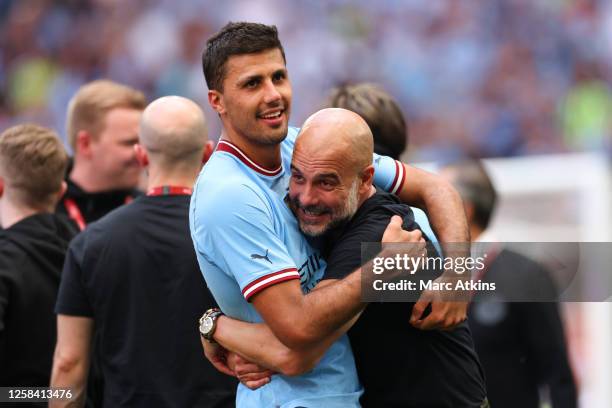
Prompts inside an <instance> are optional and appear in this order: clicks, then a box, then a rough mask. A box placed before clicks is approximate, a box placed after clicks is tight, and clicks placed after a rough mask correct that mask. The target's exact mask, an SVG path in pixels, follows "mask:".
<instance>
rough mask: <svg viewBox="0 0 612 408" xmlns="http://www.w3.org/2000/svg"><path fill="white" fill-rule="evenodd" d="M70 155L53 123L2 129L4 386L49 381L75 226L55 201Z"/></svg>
mask: <svg viewBox="0 0 612 408" xmlns="http://www.w3.org/2000/svg"><path fill="white" fill-rule="evenodd" d="M67 161H68V156H67V154H66V151H65V150H64V147H63V146H62V142H61V141H60V140H59V137H58V136H57V135H56V134H55V133H53V132H52V131H51V130H48V129H45V128H42V127H39V126H34V125H20V126H15V127H12V128H10V129H8V130H6V131H4V132H3V133H2V134H1V135H0V225H1V226H2V228H1V229H0V386H3V387H8V386H13V387H15V386H22V387H26V386H28V387H34V386H38V387H46V386H48V385H49V374H50V372H51V362H52V359H53V347H54V345H55V337H56V326H55V316H54V314H53V306H54V304H55V299H56V296H57V290H58V287H59V282H60V272H61V270H62V265H63V263H64V258H65V255H66V251H67V249H68V242H69V241H70V240H71V239H72V238H73V237H74V235H76V233H77V230H76V228H74V227H73V225H72V224H71V223H70V222H69V221H68V220H67V219H64V218H63V217H60V216H57V215H55V214H53V208H54V207H55V204H56V203H57V201H58V200H59V198H60V196H61V194H62V193H63V191H64V190H65V188H66V185H65V184H64V183H63V181H62V177H63V174H64V172H65V170H66V165H67Z"/></svg>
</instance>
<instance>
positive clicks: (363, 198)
mask: <svg viewBox="0 0 612 408" xmlns="http://www.w3.org/2000/svg"><path fill="white" fill-rule="evenodd" d="M374 194H376V187H374V186H370V188H369V189H368V191H367V192H366V193H364V194H362V195H361V196H360V197H359V205H358V206H357V208H359V207H361V205H362V204H363V203H364V202H365V201H366V200H367V199H368V198H370V197H372V196H373V195H374Z"/></svg>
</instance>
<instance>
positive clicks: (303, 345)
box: [278, 325, 317, 351]
mask: <svg viewBox="0 0 612 408" xmlns="http://www.w3.org/2000/svg"><path fill="white" fill-rule="evenodd" d="M278 338H279V340H280V341H281V342H282V343H283V344H284V345H285V346H286V347H288V348H289V349H291V350H295V351H301V350H307V349H308V348H310V347H312V345H313V344H314V343H315V342H316V341H317V338H316V337H314V336H313V335H312V334H311V333H310V332H309V331H308V330H307V329H306V328H303V327H300V326H299V325H295V326H293V327H292V328H291V330H288V331H287V332H286V333H284V335H281V336H278Z"/></svg>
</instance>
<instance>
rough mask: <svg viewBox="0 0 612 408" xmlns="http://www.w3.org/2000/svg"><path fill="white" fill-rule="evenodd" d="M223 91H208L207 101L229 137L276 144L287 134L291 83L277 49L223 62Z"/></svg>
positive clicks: (237, 56)
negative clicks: (217, 115) (219, 118)
mask: <svg viewBox="0 0 612 408" xmlns="http://www.w3.org/2000/svg"><path fill="white" fill-rule="evenodd" d="M225 73H226V74H225V78H224V79H223V91H222V92H221V91H218V90H210V91H209V101H210V103H211V106H212V107H213V109H215V110H216V111H217V112H218V113H219V115H220V117H221V121H222V122H223V126H224V128H225V131H226V132H227V133H228V135H229V137H230V138H235V137H238V138H242V139H246V140H247V141H249V142H251V143H255V144H259V145H276V144H279V143H280V142H282V141H283V140H284V139H285V137H286V136H287V130H288V123H289V112H290V107H291V84H290V82H289V78H288V76H287V68H286V67H285V61H284V59H283V56H282V54H281V51H280V50H279V49H278V48H272V49H269V50H265V51H262V52H259V53H255V54H241V55H233V56H231V57H230V58H229V59H228V60H227V62H226V64H225Z"/></svg>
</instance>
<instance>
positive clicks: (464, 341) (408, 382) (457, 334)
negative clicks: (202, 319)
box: [213, 109, 487, 408]
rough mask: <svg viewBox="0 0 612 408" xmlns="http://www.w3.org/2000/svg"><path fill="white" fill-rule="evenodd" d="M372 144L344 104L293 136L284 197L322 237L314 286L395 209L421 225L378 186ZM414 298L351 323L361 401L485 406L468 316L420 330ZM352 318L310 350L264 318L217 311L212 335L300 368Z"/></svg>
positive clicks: (356, 256)
mask: <svg viewBox="0 0 612 408" xmlns="http://www.w3.org/2000/svg"><path fill="white" fill-rule="evenodd" d="M372 145H373V143H372V134H371V132H370V131H369V128H368V126H367V125H366V124H365V122H363V119H361V118H360V117H359V116H357V115H356V114H354V113H351V112H348V111H346V110H344V109H326V110H323V111H320V112H319V113H317V114H315V115H313V116H312V117H311V118H309V120H308V121H307V123H306V124H305V125H304V127H303V128H302V131H301V133H300V135H299V136H298V138H297V140H296V145H295V149H294V153H293V160H292V175H291V182H290V188H289V195H288V200H287V201H288V203H289V205H290V207H291V208H292V210H293V212H294V214H295V215H296V217H297V219H298V222H299V225H300V229H301V230H302V232H303V233H305V234H306V235H308V236H311V237H317V238H322V239H323V241H324V242H326V245H325V246H324V250H323V252H324V254H325V256H324V258H325V259H326V262H327V269H326V275H325V277H324V280H323V281H322V282H320V283H319V284H318V285H317V287H321V286H323V285H327V284H328V283H330V282H331V281H332V280H338V279H343V278H344V277H345V276H347V275H348V274H350V273H351V272H353V271H354V270H355V269H357V268H358V267H359V266H360V265H361V243H362V242H380V241H381V240H382V239H383V233H384V231H385V228H386V226H387V225H388V224H389V222H390V220H391V218H392V217H393V216H394V215H398V216H401V217H403V219H404V226H405V227H407V228H408V229H415V228H417V227H418V226H417V225H416V224H415V223H414V221H413V219H412V213H411V210H410V207H408V206H407V205H404V204H401V203H400V202H399V201H398V200H397V199H396V198H395V197H394V196H391V195H389V194H386V193H382V192H377V191H376V190H375V189H374V187H373V186H372V176H373V167H372V165H371V160H372V159H371V158H372ZM315 290H316V289H315ZM364 306H365V305H364ZM412 306H413V304H402V303H395V304H394V303H388V304H387V303H385V304H370V305H368V306H367V307H366V308H365V311H363V313H362V315H361V317H359V318H358V319H357V320H356V323H354V325H353V327H352V328H351V329H350V330H349V331H348V334H349V339H350V341H351V345H352V346H353V353H354V355H355V361H356V364H357V371H358V373H359V377H360V380H361V382H362V384H363V386H364V394H363V396H362V399H361V403H362V404H363V406H368V407H449V408H450V407H452V408H455V407H485V406H487V401H486V393H485V387H484V378H483V373H482V369H481V367H480V363H479V361H478V357H477V356H476V353H475V351H474V346H473V343H472V339H471V335H470V331H469V328H468V326H467V324H466V323H465V322H463V323H459V324H458V325H456V326H455V328H453V329H451V330H448V331H441V330H419V329H417V328H416V327H414V326H413V325H411V324H409V320H410V315H411V312H412V310H411V309H412ZM354 321H355V320H353V322H354ZM347 328H348V326H347V327H344V328H339V330H338V332H336V333H335V334H334V336H331V337H330V338H322V339H321V342H320V344H319V345H317V346H316V347H314V348H313V350H294V349H288V348H287V347H286V346H285V345H283V344H282V343H280V342H279V341H278V340H277V339H276V338H275V337H274V336H273V335H272V334H271V332H270V331H269V330H268V329H267V328H266V327H265V326H263V325H255V324H249V323H245V322H239V321H236V320H233V319H230V318H228V317H226V316H221V317H219V318H218V319H217V326H216V329H215V331H214V335H213V338H214V339H215V340H216V341H218V342H219V343H220V344H221V345H222V346H224V347H226V348H227V349H229V350H231V351H233V352H236V353H238V354H240V355H242V356H244V357H246V358H247V359H248V360H251V361H253V362H255V363H257V364H260V365H262V366H264V367H268V368H271V369H275V370H279V369H280V370H284V367H287V366H289V367H295V366H299V367H300V369H297V370H295V369H294V368H293V370H295V371H294V374H295V373H299V372H305V371H307V370H309V369H310V368H311V367H312V366H313V365H314V364H316V361H318V358H320V356H321V355H322V352H324V351H325V349H326V347H327V346H328V345H329V344H331V343H330V342H331V341H333V340H334V339H335V338H337V337H338V336H339V335H340V334H341V333H343V332H344V330H346V329H347ZM239 370H240V369H239ZM254 371H257V370H254ZM244 378H245V379H247V378H250V379H252V377H248V376H244Z"/></svg>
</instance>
